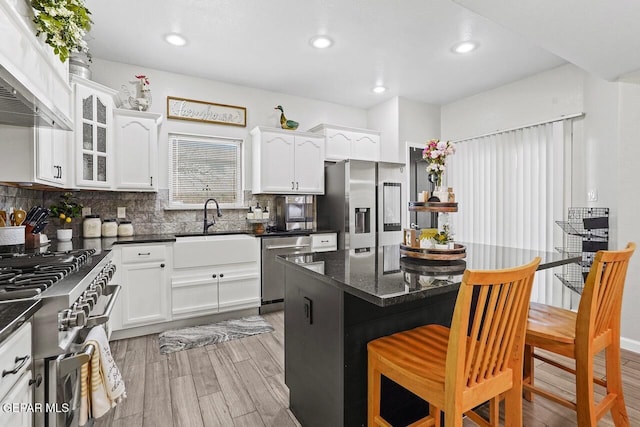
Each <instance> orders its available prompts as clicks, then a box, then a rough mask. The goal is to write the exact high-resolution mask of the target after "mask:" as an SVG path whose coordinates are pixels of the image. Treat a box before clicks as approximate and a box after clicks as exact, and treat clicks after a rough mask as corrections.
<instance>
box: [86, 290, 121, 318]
mask: <svg viewBox="0 0 640 427" xmlns="http://www.w3.org/2000/svg"><path fill="white" fill-rule="evenodd" d="M121 289H122V286H120V285H107V287H106V289H105V290H104V295H111V298H110V299H109V302H108V303H107V306H106V307H105V309H104V313H102V314H100V315H98V316H89V318H88V319H87V324H86V327H87V328H93V327H94V326H98V325H102V324H104V323H107V322H108V321H109V316H111V311H113V307H115V305H116V300H117V299H118V294H120V290H121Z"/></svg>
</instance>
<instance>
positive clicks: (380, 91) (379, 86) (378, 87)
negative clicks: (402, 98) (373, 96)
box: [371, 85, 387, 93]
mask: <svg viewBox="0 0 640 427" xmlns="http://www.w3.org/2000/svg"><path fill="white" fill-rule="evenodd" d="M371 90H372V91H373V92H375V93H382V92H384V91H386V90H387V88H386V87H384V86H381V85H378V86H376V87H374V88H373V89H371Z"/></svg>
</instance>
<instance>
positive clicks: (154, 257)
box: [122, 245, 167, 264]
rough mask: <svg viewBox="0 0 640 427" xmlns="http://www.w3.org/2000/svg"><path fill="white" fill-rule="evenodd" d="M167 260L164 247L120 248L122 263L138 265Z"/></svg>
mask: <svg viewBox="0 0 640 427" xmlns="http://www.w3.org/2000/svg"><path fill="white" fill-rule="evenodd" d="M166 258H167V251H166V248H165V247H164V246H161V245H158V246H151V245H149V246H137V245H136V246H125V247H123V248H122V263H123V264H131V263H140V262H149V261H163V260H165V259H166Z"/></svg>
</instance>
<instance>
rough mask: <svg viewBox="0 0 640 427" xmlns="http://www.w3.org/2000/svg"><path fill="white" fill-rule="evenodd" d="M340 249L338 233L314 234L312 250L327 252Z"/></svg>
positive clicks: (312, 236)
mask: <svg viewBox="0 0 640 427" xmlns="http://www.w3.org/2000/svg"><path fill="white" fill-rule="evenodd" d="M337 249H338V235H337V234H336V233H326V234H312V235H311V250H312V251H313V252H327V251H335V250H337Z"/></svg>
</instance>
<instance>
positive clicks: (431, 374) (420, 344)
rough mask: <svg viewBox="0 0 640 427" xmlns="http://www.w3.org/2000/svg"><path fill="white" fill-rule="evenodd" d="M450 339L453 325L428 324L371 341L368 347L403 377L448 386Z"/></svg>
mask: <svg viewBox="0 0 640 427" xmlns="http://www.w3.org/2000/svg"><path fill="white" fill-rule="evenodd" d="M448 342H449V328H446V327H444V326H440V325H427V326H421V327H419V328H415V329H411V330H409V331H404V332H401V333H397V334H393V335H389V336H386V337H382V338H380V339H377V340H375V341H371V342H370V343H369V344H368V345H367V350H368V351H369V352H373V353H375V354H376V355H377V356H378V357H379V358H380V359H383V360H384V361H385V363H387V364H388V365H389V366H392V367H393V369H394V370H395V371H397V373H398V374H400V375H402V376H403V377H406V378H410V379H411V380H412V381H428V382H431V383H433V385H434V386H435V385H436V384H439V385H440V386H441V387H442V389H443V390H444V368H445V359H446V355H447V344H448Z"/></svg>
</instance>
